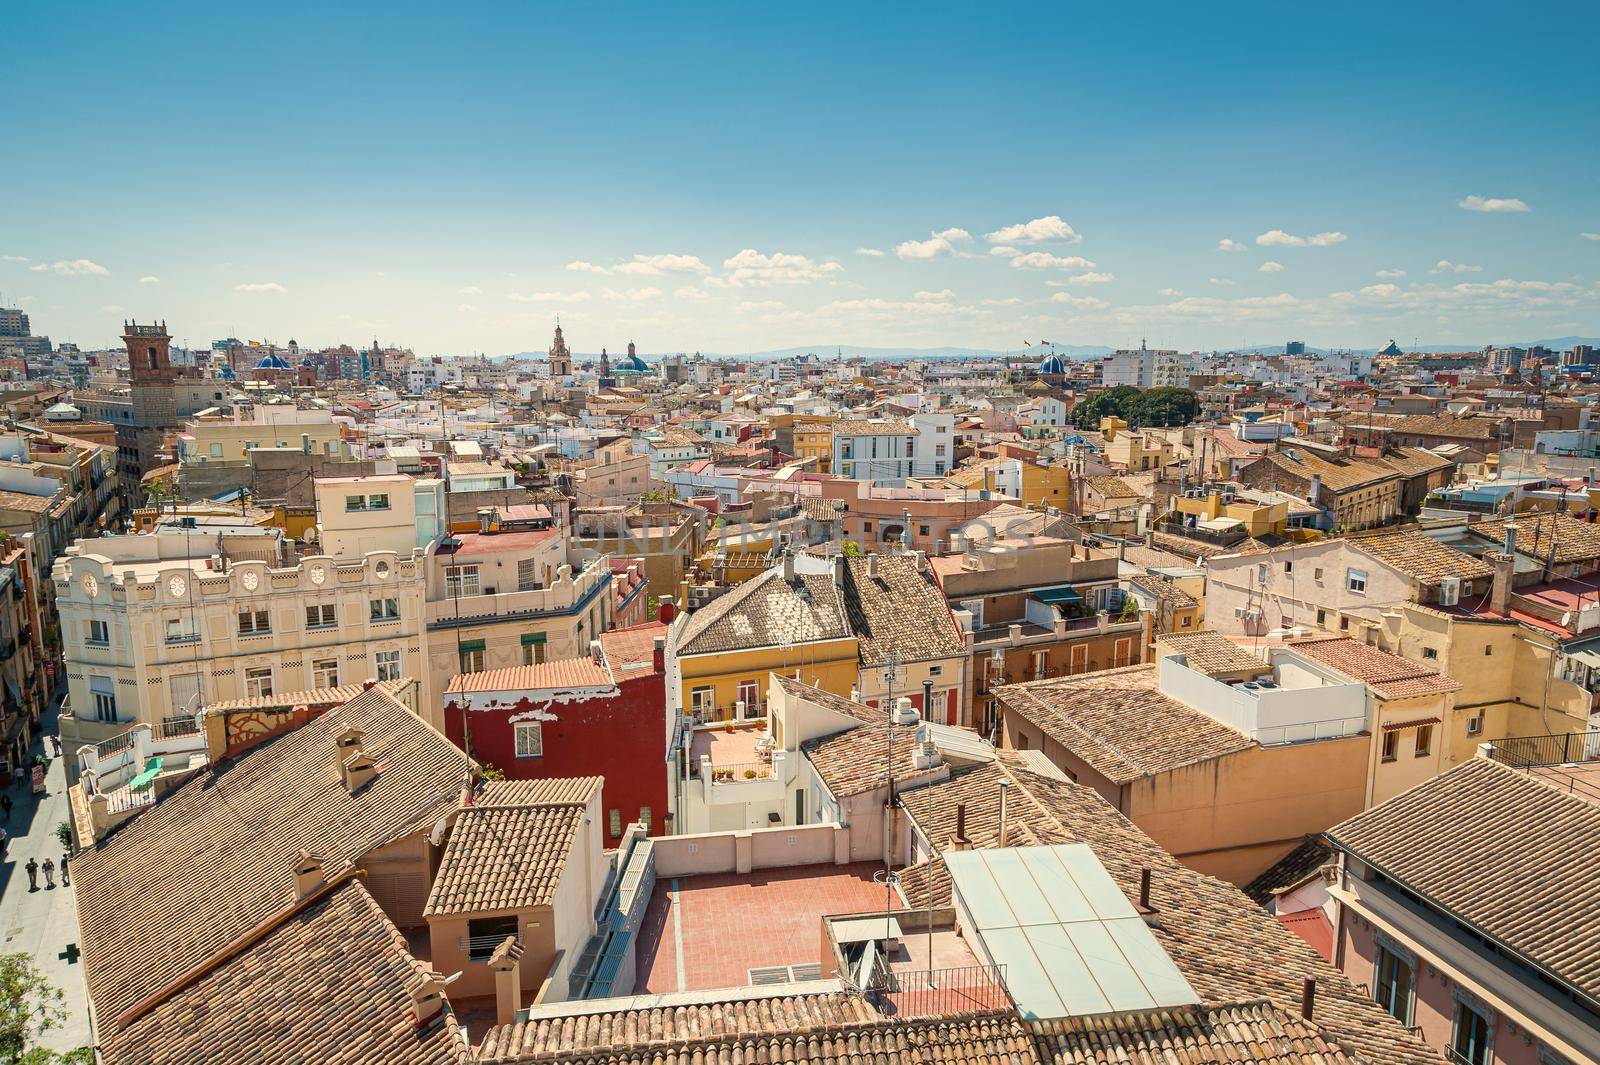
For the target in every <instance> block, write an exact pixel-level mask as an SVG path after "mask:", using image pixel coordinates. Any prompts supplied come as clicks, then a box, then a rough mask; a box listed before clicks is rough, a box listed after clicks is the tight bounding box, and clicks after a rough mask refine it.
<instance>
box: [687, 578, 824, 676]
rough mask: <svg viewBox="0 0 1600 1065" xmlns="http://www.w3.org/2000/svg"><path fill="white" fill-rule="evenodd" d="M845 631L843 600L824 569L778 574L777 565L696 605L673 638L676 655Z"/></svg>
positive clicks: (795, 640)
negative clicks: (787, 575) (788, 576)
mask: <svg viewBox="0 0 1600 1065" xmlns="http://www.w3.org/2000/svg"><path fill="white" fill-rule="evenodd" d="M849 637H850V625H849V623H848V622H847V621H846V620H845V612H844V603H843V601H842V599H841V598H840V596H839V590H838V589H837V588H835V587H834V584H833V578H832V577H831V576H829V575H828V574H826V573H820V574H818V573H797V574H796V575H795V579H794V580H793V581H792V582H789V581H785V580H784V579H783V570H782V567H774V568H773V569H770V570H768V571H767V572H765V573H763V574H761V575H760V576H759V577H754V578H752V579H750V580H748V581H745V582H744V583H743V584H741V585H739V586H738V587H736V588H734V589H733V590H732V591H730V592H727V593H725V594H723V595H721V596H719V597H718V598H716V599H714V600H712V601H711V602H710V603H709V604H707V605H706V606H703V607H701V608H700V609H699V610H696V611H695V612H694V614H693V615H692V616H690V618H689V620H688V622H687V623H686V624H685V625H684V630H683V635H682V637H681V638H680V639H679V641H678V647H677V653H678V654H680V655H699V654H715V653H721V652H727V651H741V650H746V649H749V648H754V647H775V646H777V645H778V643H779V641H780V640H787V641H788V642H789V643H790V644H799V643H814V642H816V641H819V640H843V639H848V638H849Z"/></svg>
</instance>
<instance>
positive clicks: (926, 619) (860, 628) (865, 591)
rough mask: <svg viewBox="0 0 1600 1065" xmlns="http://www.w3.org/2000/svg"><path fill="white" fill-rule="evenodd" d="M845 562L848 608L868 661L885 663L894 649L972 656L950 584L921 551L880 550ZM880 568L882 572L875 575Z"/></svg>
mask: <svg viewBox="0 0 1600 1065" xmlns="http://www.w3.org/2000/svg"><path fill="white" fill-rule="evenodd" d="M841 562H842V564H843V565H844V567H845V570H844V574H843V578H844V579H843V584H844V589H843V591H844V603H845V614H846V617H847V618H848V620H849V623H850V629H851V631H852V632H854V633H855V635H856V637H857V639H858V640H860V656H861V664H862V666H864V667H866V666H881V665H883V663H884V662H885V661H887V659H888V656H889V654H890V653H891V652H893V653H896V654H898V655H899V656H900V659H901V661H904V662H926V661H930V660H933V659H940V658H961V657H965V656H966V653H967V647H966V642H965V640H964V639H963V638H962V635H961V632H960V631H959V630H958V629H957V628H956V623H955V618H953V617H952V616H951V615H950V607H949V605H948V604H947V603H946V602H945V598H944V590H943V589H942V588H940V587H939V581H938V579H937V578H935V577H934V575H933V571H932V569H930V568H929V567H928V565H927V564H926V563H925V562H924V561H923V560H922V559H921V558H920V557H918V556H917V555H888V554H880V555H877V556H875V558H849V559H843V560H841ZM874 568H876V573H877V575H876V576H870V575H869V574H870V573H871V572H872V571H873V570H874Z"/></svg>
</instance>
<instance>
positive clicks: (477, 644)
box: [461, 640, 483, 654]
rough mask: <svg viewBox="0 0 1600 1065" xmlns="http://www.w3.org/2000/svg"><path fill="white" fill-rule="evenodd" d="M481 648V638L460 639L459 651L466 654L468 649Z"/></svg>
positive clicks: (478, 649)
mask: <svg viewBox="0 0 1600 1065" xmlns="http://www.w3.org/2000/svg"><path fill="white" fill-rule="evenodd" d="M481 650H483V641H482V640H462V641H461V653H462V654H466V653H467V652H468V651H481Z"/></svg>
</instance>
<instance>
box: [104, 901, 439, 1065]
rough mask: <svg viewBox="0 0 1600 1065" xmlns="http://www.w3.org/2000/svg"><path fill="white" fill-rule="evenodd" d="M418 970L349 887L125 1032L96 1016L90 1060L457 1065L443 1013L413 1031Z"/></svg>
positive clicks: (148, 1064)
mask: <svg viewBox="0 0 1600 1065" xmlns="http://www.w3.org/2000/svg"><path fill="white" fill-rule="evenodd" d="M285 898H287V893H285ZM152 938H159V937H157V936H153V937H152ZM417 971H418V970H417V963H416V961H415V959H413V958H412V957H411V955H410V954H409V953H408V952H407V950H406V945H405V939H404V938H402V936H401V935H400V933H399V931H398V930H396V928H395V927H394V925H393V924H391V923H390V922H389V919H388V917H386V916H384V913H383V911H382V910H380V909H379V908H378V906H377V903H375V902H374V901H373V900H372V896H371V895H369V894H368V893H367V889H366V887H365V886H363V885H362V884H361V882H360V881H359V880H354V879H352V880H349V881H346V882H345V883H344V884H343V885H342V886H340V887H338V888H335V889H334V890H332V891H331V892H330V893H329V894H328V895H326V896H325V897H324V898H322V899H320V900H318V901H317V902H314V903H312V904H311V905H310V906H308V907H307V908H306V909H305V910H303V911H301V912H300V913H299V914H297V915H296V916H295V917H294V918H293V919H292V920H289V921H286V922H284V923H283V924H281V925H279V926H278V927H277V928H276V929H275V930H273V931H272V932H271V933H270V934H268V935H267V936H266V938H264V939H262V940H260V941H258V942H256V943H255V944H253V945H252V946H250V947H249V948H248V949H247V950H246V951H244V952H242V953H240V954H238V955H236V956H234V957H233V958H231V959H230V960H228V961H227V962H225V963H223V964H222V965H220V966H218V967H217V968H215V969H213V970H212V971H211V972H209V973H206V974H205V975H204V976H201V977H199V978H198V979H196V980H195V981H194V982H192V983H190V984H188V985H187V986H185V987H183V988H182V989H180V990H179V991H178V992H177V993H176V994H174V995H173V996H172V997H170V998H168V999H166V1000H165V1001H164V1002H162V1003H160V1004H159V1005H158V1006H156V1007H155V1008H154V1009H153V1010H151V1011H150V1012H148V1013H146V1014H144V1015H143V1016H142V1017H139V1018H138V1019H136V1020H134V1021H133V1023H131V1024H129V1025H127V1026H126V1027H119V1026H118V1025H117V1024H115V1023H111V1019H110V1018H109V1017H106V1016H105V1015H104V1014H102V1015H101V1017H102V1020H101V1024H100V1025H99V1032H100V1043H99V1047H98V1049H99V1055H98V1056H97V1059H96V1060H99V1061H103V1062H104V1063H105V1065H157V1063H161V1062H179V1061H227V1062H229V1063H230V1065H278V1063H280V1062H287V1061H308V1062H309V1061H320V1062H354V1061H361V1062H384V1063H386V1065H388V1063H393V1065H447V1063H457V1062H464V1061H466V1060H467V1047H466V1043H465V1041H464V1040H463V1038H462V1032H461V1027H460V1025H459V1024H456V1023H455V1022H454V1019H453V1017H452V1016H451V1015H450V1014H449V1013H448V1012H446V1014H445V1015H444V1016H442V1017H440V1018H438V1019H437V1020H435V1021H434V1023H433V1024H431V1025H429V1026H427V1027H425V1028H423V1029H421V1030H417V1029H414V1028H413V1027H412V1026H411V1023H410V1015H411V1009H412V1003H411V994H410V987H411V982H412V980H413V979H414V977H415V976H416V973H417Z"/></svg>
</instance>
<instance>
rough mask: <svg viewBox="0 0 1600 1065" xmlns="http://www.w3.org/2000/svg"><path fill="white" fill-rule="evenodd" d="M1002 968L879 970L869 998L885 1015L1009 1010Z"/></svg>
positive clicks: (966, 967)
mask: <svg viewBox="0 0 1600 1065" xmlns="http://www.w3.org/2000/svg"><path fill="white" fill-rule="evenodd" d="M1005 985H1006V973H1005V966H1003V965H968V966H964V967H962V968H957V969H934V970H931V971H930V970H927V969H911V970H906V969H895V968H879V969H878V971H877V972H876V973H875V974H874V977H873V980H872V986H870V987H868V988H867V989H866V991H867V995H868V997H869V998H870V999H871V1001H872V1002H873V1003H874V1004H875V1005H877V1007H878V1009H880V1010H881V1011H883V1012H884V1013H886V1014H893V1015H895V1016H900V1017H929V1016H937V1015H943V1014H948V1013H976V1012H984V1011H988V1010H995V1009H1009V1008H1010V1007H1011V998H1010V996H1009V995H1008V994H1007V993H1006V986H1005Z"/></svg>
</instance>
